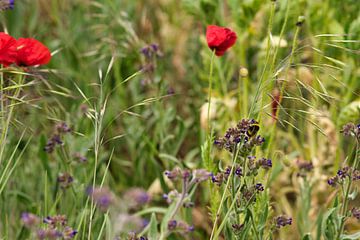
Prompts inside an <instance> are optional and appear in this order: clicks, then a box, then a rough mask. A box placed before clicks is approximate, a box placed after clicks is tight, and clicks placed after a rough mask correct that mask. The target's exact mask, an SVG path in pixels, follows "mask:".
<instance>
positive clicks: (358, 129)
mask: <svg viewBox="0 0 360 240" xmlns="http://www.w3.org/2000/svg"><path fill="white" fill-rule="evenodd" d="M341 132H342V133H343V134H344V135H345V136H353V137H355V138H357V139H360V124H358V125H355V124H354V123H347V124H345V125H344V126H343V128H342V130H341Z"/></svg>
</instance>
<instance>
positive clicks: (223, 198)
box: [210, 146, 240, 240]
mask: <svg viewBox="0 0 360 240" xmlns="http://www.w3.org/2000/svg"><path fill="white" fill-rule="evenodd" d="M239 150H240V148H238V147H237V146H236V147H235V152H234V154H233V159H232V162H233V163H232V167H231V171H230V174H229V177H228V179H227V180H226V186H225V189H224V192H223V194H222V197H221V201H220V205H219V208H218V210H217V212H216V217H215V221H214V225H213V228H212V231H211V236H210V240H212V239H214V233H215V229H216V225H217V222H218V220H219V216H220V212H221V209H222V205H223V204H224V200H225V195H226V191H227V189H228V188H229V183H230V179H231V177H232V175H233V174H234V168H235V165H236V160H237V158H238V155H239Z"/></svg>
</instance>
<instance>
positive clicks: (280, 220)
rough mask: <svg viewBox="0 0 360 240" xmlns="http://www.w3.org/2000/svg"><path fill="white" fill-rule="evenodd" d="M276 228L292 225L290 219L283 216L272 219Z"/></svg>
mask: <svg viewBox="0 0 360 240" xmlns="http://www.w3.org/2000/svg"><path fill="white" fill-rule="evenodd" d="M274 222H275V226H276V228H281V227H285V226H286V225H291V224H292V218H291V217H287V216H285V215H280V216H277V217H275V219H274Z"/></svg>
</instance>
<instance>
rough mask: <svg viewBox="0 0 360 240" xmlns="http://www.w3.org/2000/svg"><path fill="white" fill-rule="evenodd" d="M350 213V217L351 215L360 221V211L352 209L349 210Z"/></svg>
mask: <svg viewBox="0 0 360 240" xmlns="http://www.w3.org/2000/svg"><path fill="white" fill-rule="evenodd" d="M351 213H352V215H353V217H354V218H356V219H358V220H360V209H359V208H355V207H353V208H352V209H351Z"/></svg>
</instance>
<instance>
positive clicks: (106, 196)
mask: <svg viewBox="0 0 360 240" xmlns="http://www.w3.org/2000/svg"><path fill="white" fill-rule="evenodd" d="M86 193H87V195H89V197H90V198H91V199H92V200H93V201H94V203H95V204H96V206H97V207H98V208H99V209H100V210H101V211H103V212H106V211H107V210H108V209H109V207H110V205H111V204H112V203H113V202H114V196H113V194H112V193H111V192H110V190H109V189H108V188H106V187H88V188H87V189H86Z"/></svg>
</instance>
